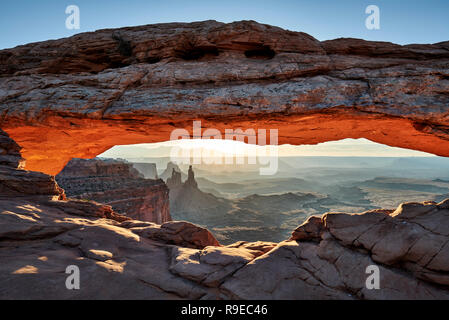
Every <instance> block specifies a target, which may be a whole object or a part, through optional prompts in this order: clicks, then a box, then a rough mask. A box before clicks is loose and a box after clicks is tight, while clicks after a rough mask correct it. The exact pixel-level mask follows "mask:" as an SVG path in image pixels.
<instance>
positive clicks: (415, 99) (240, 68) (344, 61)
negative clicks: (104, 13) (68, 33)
mask: <svg viewBox="0 0 449 320" xmlns="http://www.w3.org/2000/svg"><path fill="white" fill-rule="evenodd" d="M448 63H449V42H441V43H436V44H428V45H419V44H412V45H406V46H400V45H396V44H392V43H387V42H372V41H364V40H360V39H346V38H343V39H336V40H330V41H323V42H320V41H318V40H316V39H314V38H313V37H312V36H310V35H307V34H304V33H301V32H292V31H288V30H283V29H281V28H277V27H273V26H269V25H263V24H259V23H256V22H253V21H240V22H234V23H229V24H225V23H220V22H216V21H204V22H195V23H168V24H156V25H147V26H139V27H129V28H121V29H105V30H99V31H96V32H89V33H82V34H78V35H75V36H73V37H70V38H66V39H60V40H51V41H45V42H38V43H32V44H28V45H23V46H19V47H16V48H13V49H7V50H1V51H0V75H1V76H0V126H1V128H3V129H4V130H5V131H6V132H8V133H9V134H10V135H11V137H13V138H14V139H15V140H16V141H17V142H18V143H19V144H20V145H22V146H23V147H24V150H23V154H24V157H25V158H26V159H27V168H28V169H32V170H37V171H41V172H45V173H49V174H57V173H58V172H59V171H60V170H61V169H62V168H63V167H64V165H65V164H66V163H67V162H68V161H69V160H70V159H71V158H74V157H78V158H92V157H95V156H96V155H98V154H100V153H102V152H104V151H105V150H107V149H109V148H111V147H112V146H114V145H119V144H121V145H123V144H133V143H144V142H158V141H165V140H169V137H170V133H171V132H172V130H173V129H175V128H186V129H188V130H189V132H191V127H192V120H194V119H197V120H202V126H203V128H204V129H205V128H217V129H218V130H220V131H221V132H222V133H224V130H225V129H229V128H231V129H236V128H240V127H241V128H243V129H248V128H254V129H258V128H262V129H271V128H274V129H279V143H280V144H284V143H290V144H316V143H320V142H325V141H329V140H339V139H343V138H361V137H364V138H367V139H369V140H372V141H376V142H379V143H383V144H387V145H390V146H396V147H402V148H409V149H415V150H422V151H426V152H430V153H433V154H437V155H441V156H449V129H448V128H449V120H448V117H447V112H448V105H449V104H448V102H449V96H448V93H449V67H448ZM170 174H171V172H170Z"/></svg>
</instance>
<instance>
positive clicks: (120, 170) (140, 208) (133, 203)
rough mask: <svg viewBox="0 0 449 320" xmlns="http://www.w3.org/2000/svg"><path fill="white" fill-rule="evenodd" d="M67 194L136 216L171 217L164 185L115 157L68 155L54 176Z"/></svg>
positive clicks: (159, 219) (150, 218)
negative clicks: (65, 163) (74, 157)
mask: <svg viewBox="0 0 449 320" xmlns="http://www.w3.org/2000/svg"><path fill="white" fill-rule="evenodd" d="M56 180H57V182H58V184H59V185H60V186H61V187H62V188H63V189H64V190H65V192H66V195H67V196H68V197H70V198H76V199H88V200H94V201H97V202H99V203H104V204H107V205H110V206H111V207H112V208H113V209H114V211H116V212H118V213H122V214H125V215H127V216H128V217H131V218H133V219H136V220H141V221H149V222H155V223H159V224H162V223H165V222H168V221H171V217H170V210H169V200H168V192H169V190H168V188H167V186H166V185H165V183H164V181H162V180H160V179H159V180H150V179H144V178H143V174H141V173H139V171H137V169H135V168H134V167H133V164H131V163H127V162H123V161H119V160H111V159H109V160H100V159H92V160H86V159H72V160H71V161H70V162H69V163H68V164H67V166H65V167H64V169H63V170H62V171H61V172H60V173H59V174H58V175H57V176H56Z"/></svg>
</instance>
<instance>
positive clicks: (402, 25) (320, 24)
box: [0, 0, 449, 49]
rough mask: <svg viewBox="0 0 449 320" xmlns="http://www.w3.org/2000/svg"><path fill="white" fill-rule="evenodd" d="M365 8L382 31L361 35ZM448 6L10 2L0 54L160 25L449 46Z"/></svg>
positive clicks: (307, 0)
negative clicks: (263, 28) (72, 25)
mask: <svg viewBox="0 0 449 320" xmlns="http://www.w3.org/2000/svg"><path fill="white" fill-rule="evenodd" d="M69 5H77V6H78V7H79V9H80V29H79V30H68V29H66V27H65V20H66V18H67V15H66V13H65V9H66V7H67V6H69ZM368 5H377V6H378V7H379V9H380V29H379V30H368V29H367V28H366V27H365V20H366V18H367V16H368V15H367V14H366V13H365V9H366V7H367V6H368ZM448 13H449V1H448V0H427V1H423V0H420V1H419V0H408V1H404V0H369V1H365V0H226V1H223V0H218V1H217V0H190V1H186V0H127V1H123V0H122V1H119V0H68V1H66V0H39V1H36V0H14V1H2V3H1V9H0V49H4V48H11V47H15V46H17V45H20V44H26V43H29V42H36V41H43V40H48V39H58V38H62V37H68V36H72V35H74V34H76V33H80V32H86V31H95V30H98V29H104V28H118V27H124V26H135V25H144V24H151V23H163V22H175V21H176V22H191V21H201V20H210V19H213V20H217V21H222V22H232V21H238V20H256V21H258V22H261V23H267V24H271V25H276V26H279V27H282V28H285V29H289V30H293V31H303V32H306V33H309V34H311V35H312V36H314V37H315V38H317V39H318V40H329V39H335V38H339V37H353V38H363V39H367V40H382V41H390V42H395V43H399V44H408V43H435V42H441V41H447V40H449V17H448Z"/></svg>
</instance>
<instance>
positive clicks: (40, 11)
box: [0, 0, 449, 156]
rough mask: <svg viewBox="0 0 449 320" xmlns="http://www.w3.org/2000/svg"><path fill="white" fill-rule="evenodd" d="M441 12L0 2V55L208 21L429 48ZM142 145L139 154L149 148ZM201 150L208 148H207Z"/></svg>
mask: <svg viewBox="0 0 449 320" xmlns="http://www.w3.org/2000/svg"><path fill="white" fill-rule="evenodd" d="M69 5H77V6H78V7H79V9H80V29H79V30H69V29H67V28H66V18H67V16H68V15H67V14H66V13H65V11H66V8H67V6H69ZM369 5H376V6H378V7H379V9H380V29H379V30H368V29H367V28H366V26H365V20H366V18H367V17H368V14H366V13H365V9H366V8H367V6H369ZM448 13H449V0H427V1H422V0H421V1H419V0H408V1H403V0H369V1H365V0H307V1H306V0H226V1H223V0H220V1H217V0H190V1H186V0H127V1H123V0H122V1H119V0H69V1H66V0H47V1H46V0H40V1H35V0H15V1H2V4H1V9H0V49H4V48H11V47H15V46H17V45H21V44H26V43H30V42H36V41H44V40H49V39H58V38H62V37H69V36H72V35H74V34H77V33H81V32H87V31H95V30H98V29H104V28H119V27H125V26H136V25H144V24H152V23H164V22H192V21H201V20H210V19H213V20H217V21H222V22H232V21H238V20H255V21H258V22H260V23H267V24H271V25H276V26H279V27H282V28H284V29H289V30H293V31H302V32H306V33H309V34H310V35H312V36H314V37H315V38H317V39H318V40H321V41H322V40H329V39H335V38H339V37H353V38H362V39H366V40H376V41H390V42H394V43H399V44H409V43H436V42H441V41H447V40H449V14H448ZM215 143H216V142H215ZM163 146H164V145H162V147H163ZM141 147H142V146H139V147H134V149H133V147H132V146H130V147H128V148H126V147H116V148H115V149H114V150H119V153H120V152H122V153H123V150H125V149H128V151H129V150H142V149H141ZM146 147H147V149H144V150H148V147H151V146H146ZM156 147H161V146H156ZM165 147H166V146H165ZM208 147H209V148H213V146H210V145H209V146H208ZM120 148H121V151H120ZM136 148H137V149H136ZM282 148H283V149H282V150H284V151H285V150H290V151H289V152H287V151H285V152H287V154H292V155H297V154H304V153H305V152H307V153H308V154H309V155H317V154H328V155H369V154H371V155H384V156H385V155H391V156H396V155H398V154H400V155H404V156H407V155H408V156H419V155H423V154H422V153H417V152H415V151H407V150H398V149H397V148H395V149H391V148H389V147H386V146H382V145H373V144H372V143H371V142H369V141H367V140H364V139H362V140H359V141H354V140H351V139H346V140H344V141H341V142H329V143H327V144H324V147H323V146H321V147H318V148H316V147H310V146H301V147H288V146H284V147H282ZM150 149H151V148H150ZM159 150H162V149H159ZM284 151H282V152H284ZM136 152H137V151H136ZM139 152H140V151H139Z"/></svg>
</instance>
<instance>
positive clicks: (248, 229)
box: [0, 20, 449, 300]
mask: <svg viewBox="0 0 449 320" xmlns="http://www.w3.org/2000/svg"><path fill="white" fill-rule="evenodd" d="M448 92H449V42H447V41H446V42H439V43H435V44H411V45H398V44H393V43H390V42H381V41H367V40H361V39H353V38H339V39H335V40H328V41H319V40H317V39H315V38H314V37H313V36H311V35H309V34H306V33H303V32H295V31H289V30H284V29H282V28H279V27H275V26H271V25H267V24H261V23H258V22H255V21H238V22H232V23H222V22H217V21H214V20H208V21H202V22H193V23H161V24H151V25H143V26H135V27H124V28H119V29H102V30H98V31H95V32H87V33H80V34H77V35H74V36H72V37H69V38H63V39H59V40H48V41H43V42H35V43H30V44H27V45H21V46H18V47H15V48H12V49H4V50H0V128H1V129H0V261H1V263H0V299H86V300H92V299H195V300H196V299H202V300H221V299H224V300H228V299H230V300H234V299H243V300H253V299H255V300H297V299H306V300H307V299H319V300H328V299H337V300H365V299H369V300H371V299H372V300H400V299H408V300H413V299H426V300H447V299H449V159H447V157H448V156H449V142H448V141H449V120H448V117H447V114H448V102H449V98H448ZM193 121H201V128H200V130H201V132H200V133H201V134H204V135H207V134H206V133H207V131H206V130H208V129H213V130H216V131H214V132H218V133H219V134H223V135H224V133H225V131H226V129H228V128H230V127H232V128H243V129H248V128H249V129H254V130H255V131H257V132H260V130H268V131H270V130H277V131H276V132H278V137H277V140H278V143H279V145H280V146H282V145H287V144H288V145H293V146H300V145H316V144H319V143H325V142H329V141H339V140H343V139H348V138H350V139H366V140H368V141H371V142H375V143H379V144H382V145H386V146H391V147H398V148H404V149H410V150H416V151H420V152H425V153H427V154H428V156H425V157H382V156H378V157H346V158H345V157H333V156H328V157H301V156H294V157H283V156H282V157H278V158H277V161H278V162H277V164H278V168H277V172H276V174H274V175H270V176H262V175H260V171H259V169H260V168H259V167H257V166H256V167H254V166H244V167H243V168H239V167H226V168H222V169H220V168H217V167H216V166H207V165H205V166H202V165H181V164H179V165H178V164H176V163H174V162H172V161H171V159H169V158H163V157H159V158H154V157H148V158H146V157H137V158H133V157H130V158H129V159H120V158H108V157H105V156H104V153H105V152H107V151H108V150H110V149H111V148H113V147H115V146H120V145H137V144H143V143H145V144H149V143H159V142H164V141H169V140H170V136H171V133H172V132H173V130H175V129H179V130H184V131H183V132H187V135H188V138H191V139H194V138H198V136H197V134H196V132H194V131H192V130H191V129H192V122H193ZM270 132H271V131H270ZM203 138H204V137H203ZM240 138H242V137H240ZM244 138H245V137H243V139H242V140H245V139H244ZM72 265H75V266H77V267H78V268H79V270H80V274H81V281H82V284H83V285H82V287H81V288H80V289H79V290H78V289H77V290H68V288H67V287H66V278H67V274H66V272H65V271H66V268H67V266H72ZM370 266H376V267H377V269H378V270H379V272H380V275H381V280H380V288H379V289H374V290H373V289H372V288H369V287H368V286H367V285H366V283H367V282H366V281H367V273H366V270H367V268H369V267H370ZM99 288H101V290H100V289H99Z"/></svg>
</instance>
